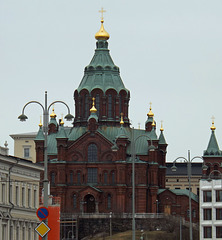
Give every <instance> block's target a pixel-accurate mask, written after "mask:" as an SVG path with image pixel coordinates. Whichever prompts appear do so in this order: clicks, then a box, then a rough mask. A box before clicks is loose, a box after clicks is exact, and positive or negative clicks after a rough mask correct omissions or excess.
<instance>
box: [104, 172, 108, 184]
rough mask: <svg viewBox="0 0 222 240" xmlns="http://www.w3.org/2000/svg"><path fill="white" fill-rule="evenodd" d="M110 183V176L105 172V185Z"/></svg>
mask: <svg viewBox="0 0 222 240" xmlns="http://www.w3.org/2000/svg"><path fill="white" fill-rule="evenodd" d="M107 183H108V174H107V172H104V184H107Z"/></svg>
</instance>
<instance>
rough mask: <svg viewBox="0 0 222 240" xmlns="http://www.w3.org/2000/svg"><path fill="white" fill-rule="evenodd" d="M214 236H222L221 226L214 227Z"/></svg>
mask: <svg viewBox="0 0 222 240" xmlns="http://www.w3.org/2000/svg"><path fill="white" fill-rule="evenodd" d="M216 238H222V227H216Z"/></svg>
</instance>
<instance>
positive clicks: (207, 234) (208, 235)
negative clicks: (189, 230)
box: [204, 227, 212, 238]
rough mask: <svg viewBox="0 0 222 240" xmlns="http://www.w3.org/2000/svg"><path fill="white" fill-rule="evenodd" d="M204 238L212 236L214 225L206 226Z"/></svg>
mask: <svg viewBox="0 0 222 240" xmlns="http://www.w3.org/2000/svg"><path fill="white" fill-rule="evenodd" d="M204 238H212V227H204Z"/></svg>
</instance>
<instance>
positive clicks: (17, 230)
mask: <svg viewBox="0 0 222 240" xmlns="http://www.w3.org/2000/svg"><path fill="white" fill-rule="evenodd" d="M19 239H20V238H19V227H16V240H19Z"/></svg>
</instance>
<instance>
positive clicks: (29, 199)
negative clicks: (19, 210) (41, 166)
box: [28, 189, 31, 207]
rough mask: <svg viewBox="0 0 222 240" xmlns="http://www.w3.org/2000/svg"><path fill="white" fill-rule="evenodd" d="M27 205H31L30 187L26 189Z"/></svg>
mask: <svg viewBox="0 0 222 240" xmlns="http://www.w3.org/2000/svg"><path fill="white" fill-rule="evenodd" d="M28 207H31V189H28Z"/></svg>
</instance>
